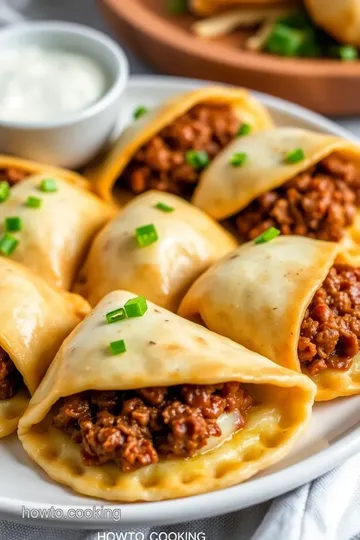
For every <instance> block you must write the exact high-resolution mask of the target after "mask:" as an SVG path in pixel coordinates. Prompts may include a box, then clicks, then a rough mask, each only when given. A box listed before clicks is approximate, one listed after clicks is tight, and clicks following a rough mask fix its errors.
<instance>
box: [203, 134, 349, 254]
mask: <svg viewBox="0 0 360 540" xmlns="http://www.w3.org/2000/svg"><path fill="white" fill-rule="evenodd" d="M296 148H301V149H302V150H303V152H304V154H305V159H303V160H302V161H299V162H298V163H296V164H288V163H286V160H285V157H286V155H287V153H288V152H290V151H291V150H294V149H296ZM236 152H245V153H246V154H247V161H246V163H245V164H244V165H243V166H242V167H233V166H232V165H231V164H230V158H231V156H233V155H234V153H236ZM334 152H336V153H337V154H339V155H340V156H344V157H345V158H346V159H348V160H349V161H350V162H353V163H355V164H356V165H357V167H358V169H359V170H360V148H359V147H358V146H356V145H355V144H353V143H351V142H349V141H346V140H345V139H342V138H340V137H336V136H334V135H324V134H322V133H317V132H314V131H308V130H305V129H300V128H290V127H283V128H275V129H270V130H267V131H262V132H260V133H255V134H254V135H249V136H247V137H241V138H239V139H236V140H235V141H233V142H232V143H230V145H229V146H228V147H227V148H226V149H225V150H223V152H222V153H221V154H219V155H218V156H217V158H215V159H214V160H213V162H212V163H210V165H209V166H208V167H207V168H206V169H205V171H204V173H203V174H202V176H201V178H200V183H199V185H198V186H197V188H196V190H195V193H194V196H193V198H192V203H193V204H195V206H198V207H199V208H201V209H202V210H203V211H204V212H206V213H208V214H209V215H210V216H212V217H213V218H214V219H217V220H219V221H220V220H223V219H225V218H227V217H230V216H232V215H234V214H237V213H238V212H240V211H241V210H243V209H244V208H245V207H246V206H247V205H248V204H250V203H251V201H253V200H254V199H256V198H257V197H258V196H259V195H261V194H262V193H266V192H267V191H271V190H272V189H275V188H278V187H280V186H281V185H283V184H284V183H285V182H287V181H288V180H290V179H291V178H294V177H295V176H296V175H297V174H299V173H301V172H302V171H305V170H306V169H308V168H309V167H311V166H312V165H315V164H316V163H318V162H319V161H321V160H322V159H324V158H325V157H327V156H329V155H330V154H332V153H334ZM342 244H343V245H344V246H345V247H346V248H347V249H348V250H349V251H352V252H353V253H354V254H356V253H359V246H360V212H358V214H357V216H356V218H355V221H354V223H353V225H352V226H351V227H348V228H347V229H346V231H345V235H344V238H343V240H342Z"/></svg>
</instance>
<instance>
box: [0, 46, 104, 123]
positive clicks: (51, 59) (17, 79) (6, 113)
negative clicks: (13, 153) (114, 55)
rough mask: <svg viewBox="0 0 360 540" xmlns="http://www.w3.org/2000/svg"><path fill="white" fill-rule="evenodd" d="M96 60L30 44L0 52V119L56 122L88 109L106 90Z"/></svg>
mask: <svg viewBox="0 0 360 540" xmlns="http://www.w3.org/2000/svg"><path fill="white" fill-rule="evenodd" d="M108 85H109V81H108V77H107V74H106V72H105V71H104V70H103V69H102V67H101V66H100V65H99V64H98V63H97V62H96V60H94V59H92V58H90V57H88V56H86V55H83V54H80V53H77V52H72V51H69V50H65V49H64V50H61V49H51V48H50V49H46V48H45V47H41V46H37V45H31V46H23V47H21V46H19V47H17V48H11V49H5V50H1V51H0V120H5V121H20V122H23V123H26V122H44V121H56V120H61V119H64V118H66V117H69V116H70V115H71V114H74V113H77V112H79V111H82V110H84V109H86V108H88V107H89V106H90V105H92V104H94V103H95V102H96V101H98V100H99V99H100V98H101V97H102V96H103V95H104V94H105V92H106V91H107V89H108Z"/></svg>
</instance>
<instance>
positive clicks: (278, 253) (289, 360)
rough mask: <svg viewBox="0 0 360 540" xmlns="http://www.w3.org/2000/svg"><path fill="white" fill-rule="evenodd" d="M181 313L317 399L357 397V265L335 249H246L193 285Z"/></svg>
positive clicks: (325, 245)
mask: <svg viewBox="0 0 360 540" xmlns="http://www.w3.org/2000/svg"><path fill="white" fill-rule="evenodd" d="M179 314H180V315H182V316H184V317H187V318H190V319H192V320H196V321H198V322H203V323H205V325H206V326H207V327H208V328H210V330H213V331H214V332H218V333H219V334H221V335H223V336H227V337H229V338H231V339H233V340H234V341H236V342H238V343H241V344H242V345H244V346H245V347H248V348H249V349H251V350H253V351H256V352H258V353H259V354H263V355H264V356H266V357H267V358H270V359H271V360H273V361H274V362H277V363H278V364H280V365H282V366H285V367H288V368H290V369H294V370H297V371H300V370H302V371H303V373H306V374H307V375H309V376H310V377H311V378H312V379H313V381H314V382H315V383H316V385H317V388H318V390H317V400H320V401H321V400H329V399H333V398H336V397H339V396H347V395H351V394H358V393H360V352H358V350H359V343H358V337H360V262H359V259H357V260H356V258H353V257H351V256H350V255H349V254H348V253H345V252H343V250H342V247H341V245H340V244H335V243H333V242H321V241H319V240H314V239H311V238H303V237H300V236H280V237H278V238H276V239H274V240H272V241H270V242H267V243H262V244H255V243H254V242H249V243H247V244H244V245H243V246H241V247H240V248H238V249H237V250H236V251H235V252H234V253H232V254H230V255H227V256H225V257H224V258H223V259H222V260H221V261H219V262H218V263H217V264H216V265H214V266H213V267H212V268H211V269H210V270H208V271H207V272H206V273H205V274H203V275H202V276H201V277H200V278H199V279H198V280H197V281H196V282H195V283H194V285H193V286H192V287H191V289H190V291H189V292H188V293H187V295H186V296H185V298H184V300H183V302H182V303H181V306H180V309H179Z"/></svg>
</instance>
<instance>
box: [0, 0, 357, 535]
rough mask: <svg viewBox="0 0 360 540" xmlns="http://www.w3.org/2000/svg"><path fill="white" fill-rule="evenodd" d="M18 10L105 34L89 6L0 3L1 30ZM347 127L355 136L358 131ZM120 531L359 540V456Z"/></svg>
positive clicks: (5, 525)
mask: <svg viewBox="0 0 360 540" xmlns="http://www.w3.org/2000/svg"><path fill="white" fill-rule="evenodd" d="M119 1H121V0H119ZM19 8H20V11H21V10H22V9H25V8H26V9H25V16H26V17H30V18H42V19H46V18H53V19H56V18H57V19H61V18H64V19H66V20H77V21H79V22H83V23H84V24H90V25H94V26H97V27H99V29H102V30H104V29H105V28H106V27H105V25H104V24H103V23H102V22H101V18H100V17H99V14H98V13H97V12H96V7H95V2H94V1H93V0H0V25H1V24H4V23H9V22H16V21H19V20H22V19H23V14H22V13H21V12H19ZM130 62H131V65H132V72H133V73H144V72H146V71H147V68H146V66H144V64H142V63H141V62H139V61H138V60H136V59H134V58H133V57H132V55H130ZM347 127H350V128H354V127H355V128H357V129H356V131H358V132H359V125H356V126H353V125H348V126H347ZM121 531H122V533H123V534H122V536H119V537H118V538H119V539H120V540H188V539H192V538H196V540H357V539H358V540H360V456H355V457H353V458H352V459H349V460H348V461H347V462H346V463H345V464H344V465H342V466H341V467H338V468H337V469H335V470H333V471H332V472H330V473H328V474H326V475H325V476H323V477H321V478H319V479H318V480H315V481H314V482H312V483H310V484H306V485H305V486H303V487H301V488H299V489H296V490H295V491H293V492H291V493H289V494H287V495H283V496H282V497H279V498H277V499H274V500H273V501H271V502H268V503H264V504H262V505H258V506H255V507H252V508H249V509H247V510H243V511H240V512H234V513H232V514H227V515H224V516H220V517H214V518H212V519H206V520H200V521H194V522H192V523H183V524H180V525H173V526H168V527H155V528H147V529H146V528H142V529H128V530H126V529H121ZM114 532H115V533H116V532H118V533H120V529H119V530H118V531H116V530H115V529H113V530H112V532H111V534H107V532H106V531H103V530H102V531H84V530H77V531H74V530H64V529H52V528H46V529H44V528H42V527H41V528H40V527H31V526H28V525H21V524H18V523H11V522H9V521H0V540H2V539H3V540H39V539H41V538H45V539H46V540H117V538H116V536H115V537H114V536H113V533H114ZM136 533H137V534H136ZM160 533H162V534H161V535H160ZM170 533H172V534H170ZM174 533H176V535H175V534H174ZM186 533H187V536H186ZM196 533H197V534H196Z"/></svg>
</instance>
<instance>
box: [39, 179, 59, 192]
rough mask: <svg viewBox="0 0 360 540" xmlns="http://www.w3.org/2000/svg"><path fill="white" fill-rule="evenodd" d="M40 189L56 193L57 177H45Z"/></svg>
mask: <svg viewBox="0 0 360 540" xmlns="http://www.w3.org/2000/svg"><path fill="white" fill-rule="evenodd" d="M39 189H40V191H43V192H44V193H54V192H55V191H57V190H58V188H57V184H56V180H55V178H44V180H42V181H41V184H40V188H39Z"/></svg>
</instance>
